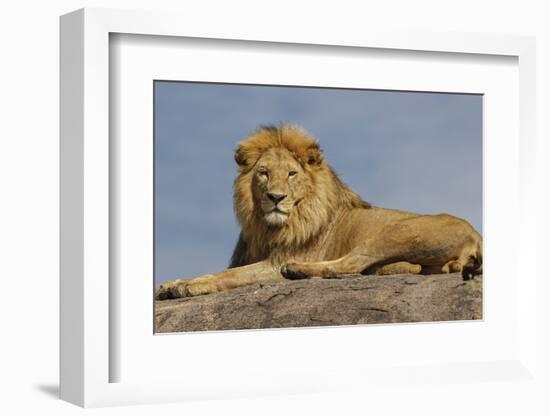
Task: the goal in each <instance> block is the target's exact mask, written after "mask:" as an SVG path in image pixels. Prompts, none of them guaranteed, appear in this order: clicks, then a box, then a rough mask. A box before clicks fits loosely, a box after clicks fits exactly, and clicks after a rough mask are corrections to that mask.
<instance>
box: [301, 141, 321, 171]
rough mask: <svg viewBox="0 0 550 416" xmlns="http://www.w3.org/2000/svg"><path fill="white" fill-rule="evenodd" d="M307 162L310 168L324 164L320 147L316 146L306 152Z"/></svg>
mask: <svg viewBox="0 0 550 416" xmlns="http://www.w3.org/2000/svg"><path fill="white" fill-rule="evenodd" d="M305 162H306V163H307V164H308V165H310V166H319V165H320V164H321V163H322V162H323V151H322V150H321V148H320V147H319V145H317V144H316V145H314V146H311V147H310V148H308V149H307V150H306V152H305Z"/></svg>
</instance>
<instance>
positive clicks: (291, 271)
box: [281, 263, 309, 280]
mask: <svg viewBox="0 0 550 416" xmlns="http://www.w3.org/2000/svg"><path fill="white" fill-rule="evenodd" d="M281 274H282V275H283V276H284V277H285V278H286V279H289V280H300V279H307V278H309V276H308V275H307V274H306V273H304V272H303V271H302V270H300V267H299V265H298V264H297V263H288V264H286V265H284V266H283V267H281Z"/></svg>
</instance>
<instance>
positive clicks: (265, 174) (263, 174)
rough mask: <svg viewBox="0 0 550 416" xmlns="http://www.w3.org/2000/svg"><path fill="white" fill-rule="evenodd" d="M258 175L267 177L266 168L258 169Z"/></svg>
mask: <svg viewBox="0 0 550 416" xmlns="http://www.w3.org/2000/svg"><path fill="white" fill-rule="evenodd" d="M258 175H259V176H261V177H264V178H267V176H268V174H267V170H260V171H258Z"/></svg>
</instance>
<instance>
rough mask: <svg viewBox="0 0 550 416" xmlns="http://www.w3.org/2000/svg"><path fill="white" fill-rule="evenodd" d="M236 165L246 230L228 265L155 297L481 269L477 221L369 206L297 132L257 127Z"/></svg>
mask: <svg viewBox="0 0 550 416" xmlns="http://www.w3.org/2000/svg"><path fill="white" fill-rule="evenodd" d="M235 161H236V162H237V165H238V168H239V174H238V176H237V178H236V179H235V183H234V206H235V212H236V215H237V218H238V221H239V223H240V225H241V233H240V236H239V240H238V242H237V245H236V247H235V250H234V252H233V257H232V259H231V265H230V268H229V269H227V270H225V271H223V272H221V273H217V274H212V275H205V276H201V277H197V278H195V279H192V280H185V279H179V280H175V281H171V282H168V283H165V284H163V285H162V286H161V287H160V288H159V290H158V291H157V293H156V298H157V299H167V298H179V297H188V296H197V295H203V294H207V293H213V292H219V291H224V290H227V289H231V288H235V287H239V286H244V285H248V284H252V283H258V282H268V281H281V280H284V279H285V278H286V279H306V278H313V277H321V278H344V277H346V276H348V275H350V274H353V273H363V274H394V273H423V274H425V273H441V272H442V273H452V272H462V274H463V276H464V278H465V279H468V278H469V277H470V276H473V275H474V274H475V273H476V272H477V271H478V270H479V269H480V268H481V263H482V246H481V237H480V235H479V234H478V233H477V232H476V230H475V229H474V228H473V227H472V226H471V225H470V224H468V223H467V222H466V221H464V220H462V219H460V218H457V217H453V216H451V215H447V214H439V215H420V214H415V213H412V212H404V211H398V210H393V209H385V208H376V207H373V206H371V205H370V204H369V203H367V202H365V201H363V200H362V199H361V197H359V195H357V194H356V193H354V192H353V191H352V190H351V189H349V188H348V187H347V186H346V185H345V184H344V183H342V181H340V179H339V178H338V176H337V175H336V174H335V173H334V171H333V170H332V168H331V167H330V166H329V165H328V163H327V162H326V161H325V159H324V158H323V155H322V153H321V149H320V148H319V145H318V142H317V141H316V140H315V139H314V138H312V137H311V136H309V135H308V134H307V133H306V132H305V131H303V130H302V129H300V128H298V127H293V126H288V125H281V126H278V127H273V126H268V127H262V128H260V129H258V130H257V131H255V132H254V133H252V134H251V135H250V136H248V137H247V138H246V139H244V140H243V141H242V142H241V143H240V144H239V146H238V148H237V150H236V152H235Z"/></svg>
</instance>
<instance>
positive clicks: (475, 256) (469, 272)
mask: <svg viewBox="0 0 550 416" xmlns="http://www.w3.org/2000/svg"><path fill="white" fill-rule="evenodd" d="M480 274H483V242H482V241H481V237H479V239H478V241H477V243H476V248H475V253H472V255H471V256H470V261H469V262H468V264H466V265H464V268H463V269H462V277H463V278H464V280H469V279H471V278H473V277H474V276H478V275H480Z"/></svg>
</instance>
